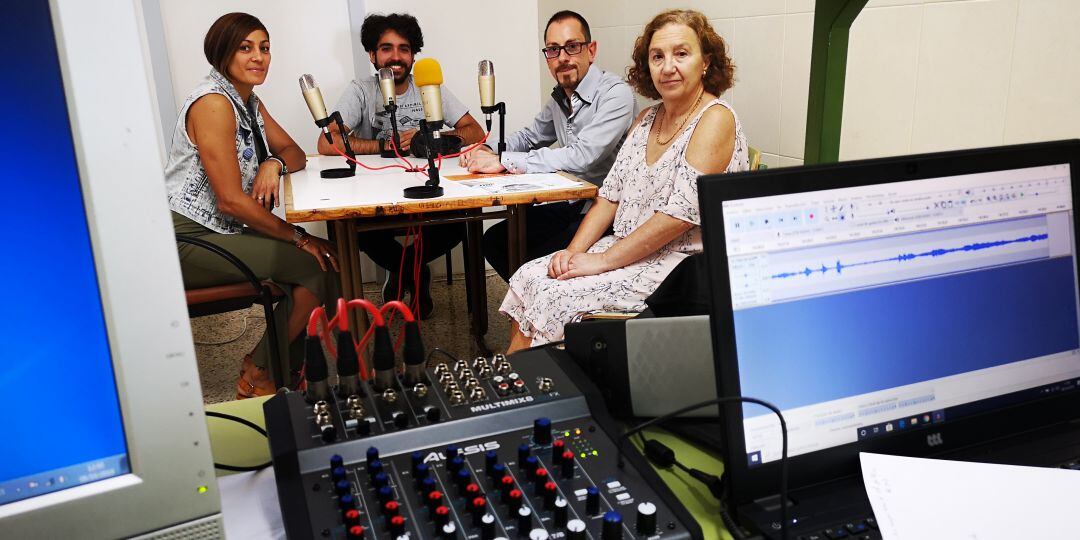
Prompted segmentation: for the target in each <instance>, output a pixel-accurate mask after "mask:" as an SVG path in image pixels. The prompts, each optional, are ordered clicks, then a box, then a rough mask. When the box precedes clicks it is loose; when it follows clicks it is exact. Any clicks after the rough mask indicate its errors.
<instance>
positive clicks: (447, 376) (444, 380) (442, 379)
mask: <svg viewBox="0 0 1080 540" xmlns="http://www.w3.org/2000/svg"><path fill="white" fill-rule="evenodd" d="M452 382H454V374H453V373H450V372H449V371H443V372H442V373H440V374H439V384H441V385H442V387H443V390H446V388H447V387H448V386H449V385H450V383H452Z"/></svg>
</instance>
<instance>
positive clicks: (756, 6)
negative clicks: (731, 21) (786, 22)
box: [731, 0, 787, 17]
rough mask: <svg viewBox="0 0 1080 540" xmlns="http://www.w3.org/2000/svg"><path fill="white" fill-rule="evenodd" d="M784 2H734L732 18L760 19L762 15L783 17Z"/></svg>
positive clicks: (747, 0) (750, 0)
mask: <svg viewBox="0 0 1080 540" xmlns="http://www.w3.org/2000/svg"><path fill="white" fill-rule="evenodd" d="M785 3H786V0H738V1H736V2H735V5H734V9H733V11H732V13H731V16H732V17H760V16H762V15H783V14H784V9H785V8H786V7H787V6H786V5H785Z"/></svg>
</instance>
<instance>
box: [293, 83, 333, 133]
mask: <svg viewBox="0 0 1080 540" xmlns="http://www.w3.org/2000/svg"><path fill="white" fill-rule="evenodd" d="M300 91H301V92H302V93H303V94H304V101H306V102H307V106H308V110H309V111H311V117H312V118H314V119H315V124H316V125H318V126H321V127H322V130H323V135H325V136H326V140H327V141H330V143H331V144H333V139H331V135H330V127H329V125H330V123H329V122H327V121H326V118H327V117H328V116H330V115H328V114H326V103H325V102H324V101H323V97H322V90H319V85H318V84H316V83H315V77H312V76H311V75H310V74H307V73H305V74H303V75H301V76H300Z"/></svg>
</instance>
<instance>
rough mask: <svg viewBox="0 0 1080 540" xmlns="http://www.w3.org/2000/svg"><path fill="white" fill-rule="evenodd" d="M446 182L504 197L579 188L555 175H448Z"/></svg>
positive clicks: (571, 181) (578, 185) (572, 182)
mask: <svg viewBox="0 0 1080 540" xmlns="http://www.w3.org/2000/svg"><path fill="white" fill-rule="evenodd" d="M446 178H447V179H448V180H454V181H455V182H457V183H458V184H460V185H464V186H469V187H472V188H476V189H480V190H483V191H484V192H485V193H489V194H491V195H506V194H508V193H517V192H520V191H550V190H557V189H567V188H576V187H580V186H581V184H580V183H579V182H575V181H573V180H570V179H569V178H566V177H565V176H562V175H559V174H555V173H535V174H508V175H492V174H455V175H448V176H447V177H446Z"/></svg>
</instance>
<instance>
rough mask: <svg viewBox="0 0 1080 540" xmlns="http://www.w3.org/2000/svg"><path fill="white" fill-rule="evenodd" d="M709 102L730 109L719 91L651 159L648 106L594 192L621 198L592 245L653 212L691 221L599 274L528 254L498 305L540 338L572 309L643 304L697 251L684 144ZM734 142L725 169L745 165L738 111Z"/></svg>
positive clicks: (694, 196)
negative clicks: (554, 271)
mask: <svg viewBox="0 0 1080 540" xmlns="http://www.w3.org/2000/svg"><path fill="white" fill-rule="evenodd" d="M714 105H720V106H723V107H726V108H727V109H728V110H731V106H730V105H728V104H727V103H725V102H724V101H723V100H720V99H716V100H714V101H712V102H711V103H709V104H708V105H707V106H706V107H704V108H702V109H701V111H700V112H699V113H698V114H697V116H695V117H694V119H693V120H692V121H691V122H690V123H689V124H688V125H687V126H686V127H685V128H684V129H683V132H682V133H681V134H679V136H678V139H677V140H675V142H673V143H672V144H671V146H669V147H668V148H667V149H666V150H665V151H664V153H663V154H662V155H661V156H660V158H659V159H657V160H656V163H653V164H652V165H648V164H647V163H646V161H645V149H646V146H647V143H648V137H649V132H650V131H651V130H652V125H653V121H654V120H655V119H656V111H657V109H658V108H659V105H656V106H654V107H652V108H651V109H650V110H649V111H648V112H647V113H646V114H645V116H644V118H642V121H641V123H640V124H639V125H638V126H637V128H635V129H634V131H633V133H631V134H630V137H629V138H628V139H627V141H626V144H624V145H623V147H622V149H621V150H619V154H618V156H617V157H616V158H615V164H614V165H613V166H612V168H611V172H609V173H608V176H607V178H606V179H605V180H604V183H603V186H602V187H601V188H600V192H599V195H600V196H601V197H603V198H605V199H607V200H609V201H612V202H614V203H616V204H618V208H617V209H616V211H615V221H614V223H613V224H612V228H613V230H614V233H615V234H614V235H609V236H605V237H603V238H601V239H600V240H598V241H597V242H596V244H594V245H593V246H592V247H591V248H589V253H599V252H604V251H606V250H607V249H608V248H610V247H611V246H612V244H614V243H615V242H617V241H618V240H620V239H622V238H625V237H626V236H628V235H629V234H630V233H632V232H633V231H634V230H635V229H637V228H638V227H640V226H641V225H642V224H643V223H645V222H646V221H648V220H649V218H651V217H652V216H653V214H654V213H656V212H663V213H665V214H667V215H669V216H672V217H675V218H678V219H681V220H683V221H686V222H688V223H692V224H694V225H695V226H694V227H693V228H691V229H690V230H689V231H687V232H686V233H684V234H683V235H681V236H680V237H678V238H676V239H675V240H672V241H671V242H669V243H668V244H667V245H665V246H663V247H662V248H660V249H659V250H658V251H657V252H656V253H653V254H651V255H648V256H646V257H645V258H643V259H641V260H639V261H637V262H634V263H631V264H629V265H626V266H624V267H622V268H617V269H615V270H611V271H608V272H604V273H602V274H597V275H594V276H582V277H577V278H573V279H568V280H564V281H559V280H555V279H552V278H549V277H548V275H547V271H548V270H547V269H548V264H549V262H550V261H551V257H552V255H548V256H546V257H541V258H539V259H535V260H533V261H529V262H528V263H526V264H525V265H523V266H522V267H521V268H520V269H519V270H518V271H517V272H516V273H515V274H514V275H513V277H511V278H510V289H509V291H507V293H506V298H505V299H504V300H503V303H502V306H501V307H500V308H499V311H500V312H502V313H505V314H506V315H508V316H510V317H512V318H513V319H514V320H516V321H517V322H518V326H519V328H520V329H521V332H522V333H523V334H524V335H526V336H528V337H531V338H532V344H533V345H534V346H535V345H540V344H543V343H548V342H551V341H557V340H560V339H562V337H563V327H564V326H565V325H566V323H568V322H570V321H571V320H573V318H574V317H576V316H577V315H580V314H583V313H589V312H592V311H641V310H643V309H645V307H646V306H645V299H646V298H647V297H648V296H649V295H650V294H652V293H653V291H655V290H656V288H657V287H659V286H660V283H661V282H662V281H664V279H665V278H666V277H667V276H668V274H670V273H671V271H672V270H673V269H674V268H675V267H676V266H677V265H678V264H679V263H680V262H681V261H682V260H683V259H685V258H686V257H687V256H689V255H692V254H694V253H698V252H700V251H701V249H702V247H701V213H700V211H699V210H698V189H697V178H698V176H700V175H701V173H700V172H698V171H697V170H696V169H694V167H693V166H691V165H690V164H689V163H687V161H686V148H687V146H689V144H690V137H691V136H692V135H693V133H694V129H695V128H696V127H697V124H698V122H699V121H700V120H701V116H702V114H704V112H705V111H706V110H707V109H709V108H710V107H712V106H714ZM731 113H732V115H733V116H735V149H734V151H733V152H732V156H731V161H730V162H729V163H728V166H727V169H726V170H725V171H724V172H736V171H745V170H748V169H749V168H750V164H749V154H748V151H747V146H746V137H745V136H744V135H743V130H742V124H740V123H739V117H738V116H737V115H735V111H734V110H731Z"/></svg>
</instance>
